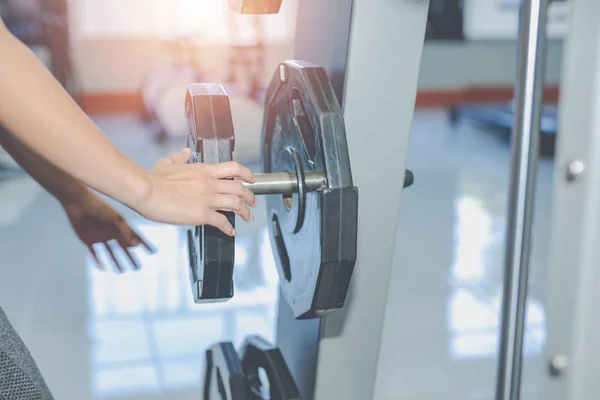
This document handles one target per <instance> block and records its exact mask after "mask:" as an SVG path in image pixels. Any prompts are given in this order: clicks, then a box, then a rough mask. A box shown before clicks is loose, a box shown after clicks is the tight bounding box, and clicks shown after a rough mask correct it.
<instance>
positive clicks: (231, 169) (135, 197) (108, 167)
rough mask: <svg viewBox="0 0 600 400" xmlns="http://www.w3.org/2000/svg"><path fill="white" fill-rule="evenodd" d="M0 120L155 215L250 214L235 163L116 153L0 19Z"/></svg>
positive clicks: (52, 157) (98, 185) (211, 221)
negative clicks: (145, 160) (148, 163)
mask: <svg viewBox="0 0 600 400" xmlns="http://www.w3.org/2000/svg"><path fill="white" fill-rule="evenodd" d="M0 125H3V126H5V127H6V128H7V129H8V130H9V131H10V132H11V133H12V135H13V136H14V137H15V138H16V139H17V140H19V141H21V142H23V143H24V144H25V145H27V146H28V147H29V148H30V149H31V150H32V151H34V152H35V153H37V154H39V155H40V156H41V157H43V158H44V159H45V160H46V161H48V162H49V163H50V164H52V165H54V166H56V167H57V168H58V169H59V170H62V171H64V172H65V173H66V174H67V175H71V176H72V177H74V178H75V179H76V180H79V181H81V182H82V183H84V184H85V185H87V186H89V187H91V188H93V189H96V190H98V191H99V192H101V193H104V194H106V195H107V196H109V197H112V198H113V199H115V200H117V201H119V202H121V203H123V204H125V205H127V206H129V207H130V208H132V209H134V210H136V211H138V212H139V213H140V214H142V215H143V216H145V217H147V218H149V219H152V220H154V221H158V222H167V223H172V224H180V225H213V226H215V227H217V228H219V229H221V230H222V231H223V232H225V233H226V234H229V235H234V234H235V230H234V229H233V226H231V224H230V223H229V222H228V221H227V218H226V217H225V216H224V215H222V214H221V213H219V211H233V212H236V213H237V214H239V215H240V216H241V217H242V218H243V219H244V220H246V221H251V220H253V217H252V214H251V213H250V211H249V209H248V207H247V206H246V204H248V205H255V204H256V199H255V197H254V195H253V194H252V192H250V190H248V189H247V188H245V187H243V186H242V184H241V183H240V182H234V181H227V180H225V179H228V178H236V179H241V180H244V181H246V182H253V181H254V175H253V174H252V172H251V171H250V170H249V169H248V168H246V167H244V166H242V165H240V164H238V163H235V162H231V163H224V164H215V165H206V164H193V165H191V164H187V162H188V160H189V158H190V156H191V152H190V150H189V149H184V150H182V151H181V152H180V153H177V154H174V155H172V156H171V157H168V158H165V159H162V160H160V161H159V162H158V163H157V164H156V165H155V167H154V168H153V169H152V170H151V171H147V170H145V169H144V168H143V167H141V166H140V165H139V164H137V163H135V162H134V161H133V160H131V159H129V158H128V157H126V156H125V155H124V154H123V153H121V152H120V151H119V150H118V149H117V148H116V147H115V146H114V145H113V144H112V142H111V141H110V140H108V138H106V137H105V136H104V134H103V133H102V132H101V131H100V130H99V129H98V127H97V126H96V125H95V124H94V123H93V122H92V121H91V119H90V118H88V116H87V115H86V114H85V113H84V112H83V111H82V110H81V109H80V108H79V107H78V106H77V104H76V103H75V102H74V101H73V99H71V97H70V96H69V95H68V94H67V92H66V91H65V90H64V89H63V88H62V86H60V84H59V83H58V82H57V81H56V80H55V79H54V77H53V76H52V75H51V74H50V72H49V71H48V70H47V69H46V68H45V67H44V66H43V65H42V64H41V63H40V62H39V61H38V59H37V58H36V57H35V55H34V54H33V53H32V52H31V51H30V50H29V49H28V48H27V47H26V46H25V45H24V44H22V43H21V42H20V41H19V40H18V39H17V38H15V37H14V36H13V35H12V34H11V33H10V32H8V30H7V29H6V27H5V26H4V24H3V23H2V20H1V19H0Z"/></svg>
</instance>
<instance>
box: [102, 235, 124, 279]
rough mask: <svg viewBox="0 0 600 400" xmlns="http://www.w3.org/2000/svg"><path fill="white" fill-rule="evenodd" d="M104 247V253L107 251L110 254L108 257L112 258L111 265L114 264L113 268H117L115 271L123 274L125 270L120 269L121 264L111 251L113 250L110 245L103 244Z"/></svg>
mask: <svg viewBox="0 0 600 400" xmlns="http://www.w3.org/2000/svg"><path fill="white" fill-rule="evenodd" d="M104 247H106V251H108V254H110V257H111V258H112V260H113V263H114V264H115V267H117V270H118V271H119V272H120V273H123V272H125V270H124V269H123V267H121V264H120V263H119V260H117V257H116V256H115V252H114V251H113V249H112V247H111V246H110V244H109V243H108V242H104Z"/></svg>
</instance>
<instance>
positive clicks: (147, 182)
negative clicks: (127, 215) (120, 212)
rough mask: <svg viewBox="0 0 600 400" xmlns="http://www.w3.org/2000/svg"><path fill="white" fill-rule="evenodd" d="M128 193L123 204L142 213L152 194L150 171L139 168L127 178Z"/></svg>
mask: <svg viewBox="0 0 600 400" xmlns="http://www.w3.org/2000/svg"><path fill="white" fill-rule="evenodd" d="M125 182H126V186H127V187H128V188H129V190H128V193H127V195H126V196H124V199H123V201H122V203H123V204H125V205H126V206H128V207H129V208H131V209H133V210H135V211H137V212H139V213H141V212H143V209H144V206H145V205H146V204H147V203H148V200H149V199H150V197H151V195H152V177H151V174H150V171H148V170H146V169H144V168H141V167H140V168H139V169H138V170H137V171H136V172H135V173H133V174H131V175H130V176H129V177H128V178H126V179H125Z"/></svg>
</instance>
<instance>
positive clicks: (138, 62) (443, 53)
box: [73, 39, 562, 93]
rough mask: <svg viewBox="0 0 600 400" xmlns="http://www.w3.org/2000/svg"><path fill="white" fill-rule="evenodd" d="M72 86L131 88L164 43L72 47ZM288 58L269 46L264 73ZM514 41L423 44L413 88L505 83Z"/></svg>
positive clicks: (217, 55)
mask: <svg viewBox="0 0 600 400" xmlns="http://www.w3.org/2000/svg"><path fill="white" fill-rule="evenodd" d="M227 52H228V50H227V48H226V47H222V46H221V47H219V46H214V47H208V48H203V49H201V50H200V51H199V53H198V60H199V61H200V62H201V64H202V65H203V67H204V68H206V70H207V72H208V73H209V76H211V77H214V79H220V78H222V77H223V76H224V72H225V68H226V64H225V62H226V60H227V54H228V53H227ZM561 53H562V43H561V42H560V41H558V40H554V41H551V42H550V43H549V46H548V54H547V55H548V59H547V74H546V77H547V79H546V80H547V82H548V83H549V84H552V85H555V84H557V83H558V81H559V78H560V65H561ZM73 54H74V55H73V57H74V64H75V68H76V71H77V80H78V88H79V90H80V91H82V92H117V93H119V92H133V91H137V90H138V88H139V85H140V83H141V81H142V79H143V77H144V76H145V75H146V73H147V72H148V71H149V70H151V69H152V68H155V67H156V65H158V64H160V63H161V62H164V60H165V57H166V54H168V52H167V47H166V44H164V43H161V42H159V41H156V40H143V39H122V40H121V39H119V40H117V39H113V40H90V41H86V42H85V43H82V44H81V45H79V46H74V53H73ZM291 57H293V49H292V48H291V46H279V47H276V48H270V49H269V51H268V57H267V58H268V59H267V62H266V66H267V68H266V70H267V71H266V76H267V77H270V75H271V73H272V71H273V70H274V68H275V67H276V65H277V62H278V61H279V60H283V59H287V58H291ZM516 66H517V60H516V42H514V41H473V42H465V43H445V42H429V43H427V44H426V45H425V49H424V52H423V60H422V63H421V74H420V77H419V87H420V89H422V90H448V89H460V88H463V87H465V86H488V87H497V86H509V85H512V84H513V82H514V79H515V76H516Z"/></svg>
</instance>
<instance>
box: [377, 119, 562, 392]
mask: <svg viewBox="0 0 600 400" xmlns="http://www.w3.org/2000/svg"><path fill="white" fill-rule="evenodd" d="M509 163H510V145H509V143H508V141H507V139H506V138H505V137H504V136H503V135H499V134H498V133H492V132H486V131H484V130H482V128H481V127H476V126H474V125H471V124H469V123H468V122H467V121H462V122H461V123H459V124H458V125H457V126H456V127H452V126H450V125H448V123H447V116H446V115H444V114H443V113H438V112H422V113H419V114H418V117H417V118H416V119H415V122H414V124H413V134H412V136H411V141H410V146H409V154H408V163H407V167H408V168H409V169H412V170H413V171H414V173H415V184H414V186H413V187H410V188H409V189H407V190H406V191H405V192H404V194H403V198H402V203H401V211H400V214H401V216H400V221H399V233H398V238H397V250H396V251H397V252H398V253H397V254H398V260H399V261H398V265H397V267H396V269H395V270H394V273H393V277H392V281H391V286H390V298H389V302H388V307H387V310H386V327H385V329H384V334H383V343H382V349H381V356H380V362H379V369H378V379H377V390H376V396H375V398H376V399H377V400H399V399H413V398H414V399H427V400H434V399H444V400H464V399H482V400H483V399H485V400H493V399H494V398H495V397H494V393H495V381H496V371H497V368H496V363H497V347H498V329H499V313H500V302H501V296H502V283H503V268H504V266H503V262H504V239H505V238H504V235H505V226H506V220H505V218H506V207H507V200H508V187H509ZM552 173H553V162H552V160H551V159H548V158H542V159H541V160H540V163H539V167H538V179H537V188H536V205H535V221H534V231H533V250H532V258H531V266H532V267H531V268H532V271H531V277H530V282H529V283H530V285H529V286H530V294H529V305H528V309H527V327H526V337H525V346H524V354H525V357H526V359H525V371H524V380H523V398H524V399H533V398H537V397H536V395H537V391H536V388H537V384H538V383H539V379H540V377H541V375H540V374H542V373H545V369H544V366H543V362H542V360H541V358H540V355H541V351H542V349H543V346H544V340H545V313H544V305H543V294H544V293H543V284H544V280H545V264H546V261H547V252H548V246H549V245H548V240H549V232H548V231H549V229H548V228H549V218H550V212H551V195H552V179H553V176H552Z"/></svg>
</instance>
